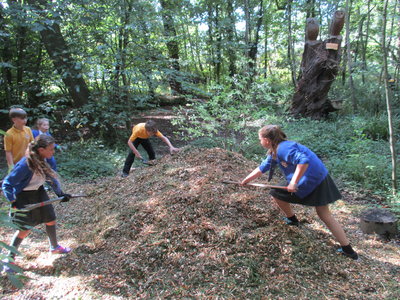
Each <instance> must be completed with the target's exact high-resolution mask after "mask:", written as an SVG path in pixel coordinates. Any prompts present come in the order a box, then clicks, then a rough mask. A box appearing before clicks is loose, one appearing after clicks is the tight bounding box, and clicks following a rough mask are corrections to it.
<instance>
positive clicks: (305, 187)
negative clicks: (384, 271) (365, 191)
mask: <svg viewBox="0 0 400 300" xmlns="http://www.w3.org/2000/svg"><path fill="white" fill-rule="evenodd" d="M258 138H259V140H260V143H261V145H262V146H263V147H264V148H266V149H268V156H267V158H266V159H265V160H264V161H263V162H262V163H261V165H260V166H259V167H257V168H256V169H254V170H253V171H252V172H251V173H250V174H249V175H247V176H246V178H244V179H243V180H242V182H241V184H242V185H246V184H247V183H249V182H250V181H252V180H254V179H256V178H258V177H260V176H261V175H262V174H263V173H265V172H267V171H271V168H272V167H273V166H274V165H279V167H280V169H281V170H282V172H283V174H284V175H285V177H286V180H287V183H288V185H287V189H286V190H285V189H272V190H271V192H270V194H271V196H272V198H273V199H274V201H275V202H276V203H277V204H278V206H279V208H280V209H281V210H282V211H283V213H284V214H285V215H286V218H285V220H286V223H287V224H289V225H296V226H298V224H299V221H298V219H297V217H296V215H295V214H294V212H293V209H292V207H291V205H290V203H295V204H302V205H307V206H314V207H315V210H316V212H317V214H318V216H319V217H320V219H321V220H322V221H323V222H324V223H325V225H326V226H327V227H328V228H329V230H330V231H331V232H332V234H333V235H334V236H335V238H336V239H337V240H338V241H339V243H340V245H341V248H340V249H339V250H338V251H339V252H341V253H342V254H344V255H345V256H348V257H350V258H352V259H358V255H357V253H356V252H355V251H354V250H353V248H352V247H351V245H350V242H349V240H348V239H347V236H346V234H345V232H344V230H343V229H342V227H341V225H340V224H339V223H338V222H337V221H336V220H335V218H334V217H333V216H332V214H331V212H330V210H329V206H328V204H329V203H333V202H335V201H336V200H338V199H340V198H341V195H340V192H339V190H338V189H337V187H336V185H335V183H334V181H333V180H332V178H331V177H330V176H329V174H328V170H327V169H326V168H325V166H324V164H323V163H322V161H321V160H320V159H319V158H318V157H317V155H316V154H315V153H314V152H312V151H311V150H310V149H308V148H307V147H305V146H303V145H301V144H298V143H296V142H293V141H288V140H287V138H286V134H285V133H284V132H283V131H282V130H281V128H280V127H279V126H276V125H267V126H265V127H263V128H261V129H260V130H259V132H258Z"/></svg>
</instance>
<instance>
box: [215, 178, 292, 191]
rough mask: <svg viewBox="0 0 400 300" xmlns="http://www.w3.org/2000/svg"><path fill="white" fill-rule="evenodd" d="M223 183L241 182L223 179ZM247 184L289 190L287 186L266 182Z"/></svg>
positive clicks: (238, 183)
mask: <svg viewBox="0 0 400 300" xmlns="http://www.w3.org/2000/svg"><path fill="white" fill-rule="evenodd" d="M222 182H223V183H231V184H237V185H240V182H238V181H232V180H223V181H222ZM246 185H249V186H256V187H262V188H269V189H283V190H287V187H286V186H281V185H270V184H264V183H256V182H254V183H246V184H245V186H246Z"/></svg>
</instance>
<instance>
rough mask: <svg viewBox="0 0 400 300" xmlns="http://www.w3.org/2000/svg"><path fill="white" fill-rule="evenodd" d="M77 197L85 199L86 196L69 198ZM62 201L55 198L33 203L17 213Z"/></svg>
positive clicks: (73, 196) (76, 196)
mask: <svg viewBox="0 0 400 300" xmlns="http://www.w3.org/2000/svg"><path fill="white" fill-rule="evenodd" d="M78 197H87V196H86V195H71V198H78ZM63 199H64V197H57V198H53V199H50V200H47V201H43V202H39V203H35V204H28V205H26V206H25V207H24V208H22V209H19V211H30V210H33V209H35V208H38V207H42V206H45V205H49V204H53V203H57V202H61V200H63Z"/></svg>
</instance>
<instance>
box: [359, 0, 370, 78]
mask: <svg viewBox="0 0 400 300" xmlns="http://www.w3.org/2000/svg"><path fill="white" fill-rule="evenodd" d="M370 6H371V0H368V3H367V7H368V13H367V24H366V29H365V39H364V41H363V49H362V53H361V60H362V63H361V69H362V72H361V79H362V83H365V71H367V48H368V38H369V25H370V20H371V14H370V13H371V11H372V9H370Z"/></svg>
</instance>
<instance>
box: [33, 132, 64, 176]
mask: <svg viewBox="0 0 400 300" xmlns="http://www.w3.org/2000/svg"><path fill="white" fill-rule="evenodd" d="M54 143H55V141H54V138H53V137H51V136H48V135H45V134H40V135H39V136H38V137H37V138H36V139H35V141H34V142H32V143H30V144H29V147H28V150H27V152H26V160H27V162H28V167H29V169H31V171H32V172H33V173H38V174H40V175H42V176H44V177H46V178H48V177H53V178H55V177H57V175H56V173H55V172H54V171H53V170H52V169H51V167H50V165H49V164H48V163H47V162H46V160H45V159H43V158H42V157H41V156H40V155H39V148H46V147H47V146H49V145H51V144H54Z"/></svg>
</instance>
